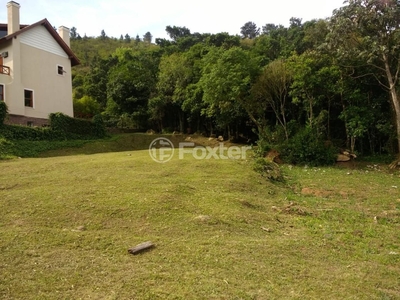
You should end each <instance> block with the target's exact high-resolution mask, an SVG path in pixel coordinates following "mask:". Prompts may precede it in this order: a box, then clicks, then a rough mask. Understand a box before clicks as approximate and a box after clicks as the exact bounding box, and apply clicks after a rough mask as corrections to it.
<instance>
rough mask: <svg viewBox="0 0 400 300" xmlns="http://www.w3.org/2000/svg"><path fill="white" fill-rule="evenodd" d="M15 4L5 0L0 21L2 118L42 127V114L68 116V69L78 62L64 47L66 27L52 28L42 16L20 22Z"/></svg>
mask: <svg viewBox="0 0 400 300" xmlns="http://www.w3.org/2000/svg"><path fill="white" fill-rule="evenodd" d="M19 11H20V5H19V4H18V3H16V2H14V1H10V2H8V3H7V14H8V20H7V22H8V24H0V100H1V101H5V102H6V104H7V106H8V110H9V118H8V120H7V122H9V123H13V124H21V125H31V126H32V125H35V126H37V125H44V124H46V123H47V119H48V115H49V114H50V113H54V112H62V113H64V114H66V115H69V116H71V117H73V101H72V78H71V67H72V66H75V65H78V64H79V60H78V58H77V57H76V56H75V55H74V53H73V52H72V50H71V49H70V38H69V29H68V28H66V27H64V26H61V27H59V28H58V32H57V31H56V30H55V29H54V28H53V26H52V25H51V24H50V23H49V21H48V20H47V19H43V20H41V21H39V22H37V23H34V24H32V25H21V24H20V17H19Z"/></svg>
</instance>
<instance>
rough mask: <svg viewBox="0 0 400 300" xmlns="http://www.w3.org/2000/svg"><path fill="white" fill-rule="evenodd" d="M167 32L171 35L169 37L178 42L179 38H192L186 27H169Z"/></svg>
mask: <svg viewBox="0 0 400 300" xmlns="http://www.w3.org/2000/svg"><path fill="white" fill-rule="evenodd" d="M165 31H166V32H167V34H168V35H169V37H170V38H171V39H172V40H174V41H177V40H178V39H179V38H182V37H187V36H190V30H189V29H188V28H186V27H179V26H167V27H166V28H165Z"/></svg>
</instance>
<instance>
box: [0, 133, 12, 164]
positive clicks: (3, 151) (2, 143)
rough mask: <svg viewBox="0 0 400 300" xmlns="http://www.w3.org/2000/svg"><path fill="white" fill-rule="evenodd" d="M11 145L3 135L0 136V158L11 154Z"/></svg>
mask: <svg viewBox="0 0 400 300" xmlns="http://www.w3.org/2000/svg"><path fill="white" fill-rule="evenodd" d="M12 146H13V143H11V142H10V141H8V140H6V139H5V138H3V137H0V159H3V158H6V157H7V156H9V155H10V154H11V150H10V148H11V147H12Z"/></svg>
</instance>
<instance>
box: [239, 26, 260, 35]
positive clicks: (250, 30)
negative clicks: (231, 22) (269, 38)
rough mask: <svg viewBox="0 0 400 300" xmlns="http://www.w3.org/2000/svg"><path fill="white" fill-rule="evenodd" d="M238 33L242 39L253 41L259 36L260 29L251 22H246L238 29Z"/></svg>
mask: <svg viewBox="0 0 400 300" xmlns="http://www.w3.org/2000/svg"><path fill="white" fill-rule="evenodd" d="M240 33H241V34H242V38H244V39H254V38H256V37H257V36H258V35H259V34H260V28H258V27H257V25H256V24H255V23H253V22H247V23H245V24H244V25H243V26H242V27H240Z"/></svg>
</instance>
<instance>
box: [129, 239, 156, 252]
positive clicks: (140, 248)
mask: <svg viewBox="0 0 400 300" xmlns="http://www.w3.org/2000/svg"><path fill="white" fill-rule="evenodd" d="M155 246H156V245H155V244H153V243H152V242H144V243H141V244H139V245H137V246H135V247H133V248H130V249H128V252H129V253H130V254H133V255H136V254H139V253H141V252H144V251H147V250H149V249H152V248H154V247H155Z"/></svg>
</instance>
